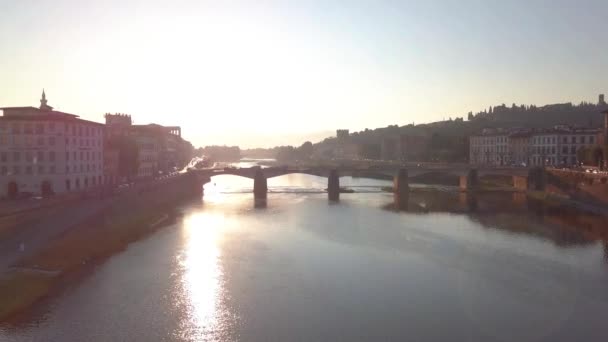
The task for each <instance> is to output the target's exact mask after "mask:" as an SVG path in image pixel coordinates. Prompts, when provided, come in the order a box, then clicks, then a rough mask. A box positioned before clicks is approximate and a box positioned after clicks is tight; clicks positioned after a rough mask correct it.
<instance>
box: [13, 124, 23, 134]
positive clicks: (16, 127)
mask: <svg viewBox="0 0 608 342" xmlns="http://www.w3.org/2000/svg"><path fill="white" fill-rule="evenodd" d="M11 129H12V131H13V134H21V124H18V123H14V124H13V125H12V126H11Z"/></svg>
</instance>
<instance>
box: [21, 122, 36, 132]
mask: <svg viewBox="0 0 608 342" xmlns="http://www.w3.org/2000/svg"><path fill="white" fill-rule="evenodd" d="M23 133H24V134H32V133H34V130H33V129H32V124H29V123H26V124H25V125H23Z"/></svg>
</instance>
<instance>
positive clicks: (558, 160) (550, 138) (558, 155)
mask: <svg viewBox="0 0 608 342" xmlns="http://www.w3.org/2000/svg"><path fill="white" fill-rule="evenodd" d="M600 135H601V131H600V130H599V129H592V128H591V129H590V128H587V129H582V128H578V129H576V128H570V127H567V126H556V127H555V128H553V129H549V130H544V131H540V132H536V133H534V134H533V135H532V137H531V138H530V144H531V160H530V163H531V165H533V166H542V165H550V166H563V165H575V164H577V163H578V162H579V160H578V157H577V153H578V151H579V150H580V149H581V148H583V147H591V146H594V145H596V144H598V143H599V136H600Z"/></svg>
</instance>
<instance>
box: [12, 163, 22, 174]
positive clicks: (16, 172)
mask: <svg viewBox="0 0 608 342" xmlns="http://www.w3.org/2000/svg"><path fill="white" fill-rule="evenodd" d="M13 174H14V175H19V174H21V168H20V167H19V165H15V166H13Z"/></svg>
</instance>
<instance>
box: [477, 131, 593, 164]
mask: <svg viewBox="0 0 608 342" xmlns="http://www.w3.org/2000/svg"><path fill="white" fill-rule="evenodd" d="M602 137H603V133H602V132H601V130H600V129H595V128H572V127H568V126H556V127H553V128H550V129H539V130H519V131H513V132H509V133H505V132H502V133H500V132H498V131H494V130H493V131H485V132H482V134H480V135H475V136H471V137H470V142H469V162H470V163H471V164H476V165H491V166H506V165H517V166H572V165H577V164H579V162H580V161H579V159H578V158H579V156H578V153H579V150H581V149H582V148H588V147H592V146H596V145H598V144H600V143H601V141H602Z"/></svg>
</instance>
